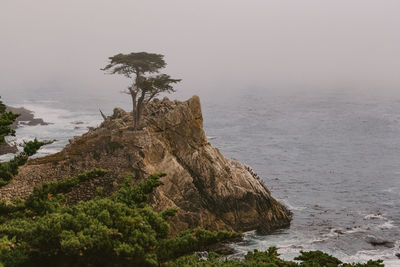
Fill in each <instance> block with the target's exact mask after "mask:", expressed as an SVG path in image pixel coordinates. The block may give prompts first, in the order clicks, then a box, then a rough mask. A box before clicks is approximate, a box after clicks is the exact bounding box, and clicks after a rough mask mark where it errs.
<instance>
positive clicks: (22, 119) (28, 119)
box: [0, 106, 48, 155]
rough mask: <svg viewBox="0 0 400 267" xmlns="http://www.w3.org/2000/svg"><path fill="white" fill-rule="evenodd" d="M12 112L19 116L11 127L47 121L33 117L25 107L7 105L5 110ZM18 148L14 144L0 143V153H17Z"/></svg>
mask: <svg viewBox="0 0 400 267" xmlns="http://www.w3.org/2000/svg"><path fill="white" fill-rule="evenodd" d="M10 111H11V112H13V113H15V114H20V116H19V117H18V118H17V119H16V120H15V122H14V123H13V124H12V125H11V128H12V129H14V130H15V129H17V128H18V126H19V125H28V126H35V125H48V123H47V122H44V121H43V119H40V118H35V116H34V114H33V112H32V111H30V110H27V109H25V108H22V107H21V108H14V107H9V106H8V107H7V112H10ZM17 152H18V148H17V146H16V145H15V144H8V143H5V144H1V145H0V155H4V154H8V153H12V154H14V153H17Z"/></svg>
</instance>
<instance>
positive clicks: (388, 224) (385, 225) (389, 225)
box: [378, 220, 397, 229]
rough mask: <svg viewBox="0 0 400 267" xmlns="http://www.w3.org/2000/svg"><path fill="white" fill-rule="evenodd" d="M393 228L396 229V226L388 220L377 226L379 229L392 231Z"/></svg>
mask: <svg viewBox="0 0 400 267" xmlns="http://www.w3.org/2000/svg"><path fill="white" fill-rule="evenodd" d="M394 227H397V226H396V225H394V221H392V220H388V221H386V222H384V223H382V224H380V225H378V228H380V229H392V228H394Z"/></svg>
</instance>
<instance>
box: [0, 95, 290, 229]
mask: <svg viewBox="0 0 400 267" xmlns="http://www.w3.org/2000/svg"><path fill="white" fill-rule="evenodd" d="M130 125H132V116H131V114H130V113H126V112H125V111H123V110H121V109H115V110H114V114H113V116H111V117H108V118H107V119H106V120H105V121H104V122H103V123H102V124H101V126H100V127H99V128H96V129H91V130H90V131H89V132H88V133H86V134H84V135H83V136H81V137H76V138H74V139H73V140H71V141H70V144H69V145H68V146H67V147H65V149H64V150H63V151H61V152H60V153H57V154H54V155H50V156H47V157H44V158H40V159H35V160H31V161H29V163H28V164H27V165H26V166H23V167H22V168H21V169H20V172H19V175H18V176H17V177H15V179H14V180H13V181H12V182H11V183H10V184H8V185H7V186H5V187H3V188H1V189H0V196H1V197H2V198H7V199H10V198H12V197H15V196H18V197H22V198H23V197H26V196H27V195H29V193H30V192H31V191H32V190H33V186H37V185H40V184H41V183H42V182H43V181H49V180H53V179H62V178H63V177H66V176H71V175H75V174H78V173H80V172H82V171H84V170H87V169H91V168H94V167H101V168H105V169H109V170H111V172H110V173H109V174H107V175H106V176H105V177H103V178H101V179H99V180H94V181H90V182H86V183H83V184H81V185H80V186H79V187H78V188H76V189H74V191H73V192H71V194H70V196H69V201H70V202H75V201H77V200H80V199H83V200H86V199H90V198H92V197H93V196H94V195H95V191H96V190H95V188H96V187H97V186H103V188H104V190H105V192H108V193H110V192H112V191H113V190H115V189H116V188H117V185H118V183H119V182H121V180H122V179H123V178H124V176H125V175H126V174H127V173H133V174H134V175H135V176H136V177H137V180H140V179H145V177H146V176H147V175H148V174H151V173H157V172H165V173H167V176H166V177H164V178H163V180H162V181H163V183H164V185H162V186H160V187H159V188H158V189H157V190H156V191H155V193H154V194H153V195H152V199H151V203H152V205H153V207H154V208H155V209H156V210H164V209H166V208H171V207H173V208H177V209H178V210H179V211H178V214H177V215H176V216H175V217H174V218H172V219H171V227H172V231H173V232H177V231H180V230H184V229H187V228H193V227H197V226H200V227H204V228H208V229H227V230H240V231H247V230H253V229H257V230H259V231H261V232H264V233H266V232H270V231H272V230H274V229H276V228H279V227H285V226H288V225H289V222H290V212H289V211H288V210H287V209H286V208H285V207H284V206H282V205H281V204H280V203H278V202H277V201H276V200H275V199H274V198H272V197H271V195H270V192H269V191H268V189H267V188H266V187H265V186H264V185H263V183H262V182H261V181H260V180H259V179H258V178H257V177H256V176H255V175H254V174H252V172H251V170H250V169H249V167H247V166H245V165H244V164H242V163H240V162H237V161H232V160H229V159H227V158H225V157H224V156H223V155H222V154H221V153H220V152H219V150H218V149H217V148H214V147H212V146H211V145H210V143H209V142H208V140H207V138H206V136H205V133H204V130H203V119H202V113H201V106H200V100H199V98H198V97H197V96H194V97H192V98H191V99H189V100H188V101H186V102H178V101H174V102H172V101H169V100H168V99H164V100H162V101H160V100H154V101H153V102H151V103H149V104H148V105H147V107H146V110H145V112H144V116H143V129H141V130H139V131H134V130H132V129H131V127H130Z"/></svg>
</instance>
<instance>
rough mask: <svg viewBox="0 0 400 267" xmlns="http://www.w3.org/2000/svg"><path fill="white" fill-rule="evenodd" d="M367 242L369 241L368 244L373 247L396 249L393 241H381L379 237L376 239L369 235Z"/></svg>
mask: <svg viewBox="0 0 400 267" xmlns="http://www.w3.org/2000/svg"><path fill="white" fill-rule="evenodd" d="M365 241H367V243H369V244H371V245H373V246H384V247H387V248H393V247H394V242H393V241H389V240H386V239H381V238H379V237H375V236H372V235H369V236H367V237H366V238H365Z"/></svg>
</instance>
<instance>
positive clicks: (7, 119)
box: [0, 96, 19, 145]
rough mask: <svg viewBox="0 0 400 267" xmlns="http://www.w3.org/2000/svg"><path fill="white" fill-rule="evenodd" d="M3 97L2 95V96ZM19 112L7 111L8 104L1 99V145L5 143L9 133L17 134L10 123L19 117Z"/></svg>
mask: <svg viewBox="0 0 400 267" xmlns="http://www.w3.org/2000/svg"><path fill="white" fill-rule="evenodd" d="M0 98H1V96H0ZM18 116H19V114H15V113H12V112H7V111H6V105H4V104H3V102H2V101H1V100H0V145H3V144H5V142H6V140H5V137H6V136H8V135H11V136H15V131H14V130H13V129H11V128H10V125H11V124H13V122H14V121H15V120H16V119H17V118H18Z"/></svg>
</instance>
